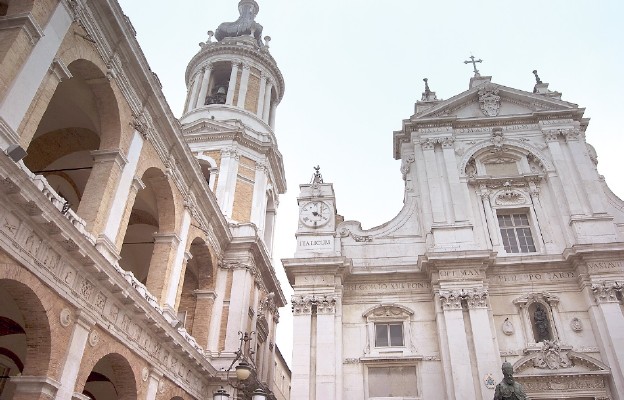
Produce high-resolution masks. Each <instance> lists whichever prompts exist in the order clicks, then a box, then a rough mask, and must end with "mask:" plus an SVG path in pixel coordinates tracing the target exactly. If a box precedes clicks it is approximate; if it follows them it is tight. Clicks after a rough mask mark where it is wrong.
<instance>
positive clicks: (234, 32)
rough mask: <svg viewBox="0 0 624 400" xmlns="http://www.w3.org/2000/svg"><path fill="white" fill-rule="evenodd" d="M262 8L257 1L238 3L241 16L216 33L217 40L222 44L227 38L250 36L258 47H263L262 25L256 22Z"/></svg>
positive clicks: (222, 26)
mask: <svg viewBox="0 0 624 400" xmlns="http://www.w3.org/2000/svg"><path fill="white" fill-rule="evenodd" d="M258 11H260V6H258V3H256V1H255V0H241V1H240V2H239V3H238V12H239V14H240V16H239V17H238V19H237V20H236V21H234V22H224V23H222V24H221V25H219V27H218V28H217V30H216V31H215V38H216V39H217V40H218V41H219V42H220V41H221V40H223V39H224V38H226V37H238V36H245V35H250V36H252V37H254V38H255V39H256V40H257V42H258V46H259V47H262V45H263V44H262V25H260V24H259V23H257V22H256V21H255V18H256V15H258Z"/></svg>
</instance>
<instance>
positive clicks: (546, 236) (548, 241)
mask: <svg viewBox="0 0 624 400" xmlns="http://www.w3.org/2000/svg"><path fill="white" fill-rule="evenodd" d="M529 189H530V195H531V202H532V203H533V210H535V216H536V217H537V222H538V224H539V230H540V232H541V233H542V239H543V240H544V245H545V246H546V250H547V251H549V252H550V251H556V250H557V249H556V246H555V243H554V241H553V235H552V231H551V230H550V221H549V220H548V217H547V216H546V213H545V212H544V208H543V207H542V202H541V201H540V197H539V192H540V189H539V187H538V186H536V185H535V184H533V183H531V184H530V188H529Z"/></svg>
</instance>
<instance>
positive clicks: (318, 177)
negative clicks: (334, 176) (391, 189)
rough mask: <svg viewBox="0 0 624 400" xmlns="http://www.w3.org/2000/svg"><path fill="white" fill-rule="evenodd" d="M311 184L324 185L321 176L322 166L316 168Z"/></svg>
mask: <svg viewBox="0 0 624 400" xmlns="http://www.w3.org/2000/svg"><path fill="white" fill-rule="evenodd" d="M310 183H313V184H314V183H323V175H321V167H320V166H318V165H317V166H316V167H314V175H312V180H311V181H310Z"/></svg>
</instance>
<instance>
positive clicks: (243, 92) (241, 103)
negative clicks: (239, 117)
mask: <svg viewBox="0 0 624 400" xmlns="http://www.w3.org/2000/svg"><path fill="white" fill-rule="evenodd" d="M249 70H250V67H249V65H248V64H243V73H242V74H241V81H240V86H239V90H238V99H237V101H236V106H237V107H240V108H245V99H246V98H247V85H248V84H249Z"/></svg>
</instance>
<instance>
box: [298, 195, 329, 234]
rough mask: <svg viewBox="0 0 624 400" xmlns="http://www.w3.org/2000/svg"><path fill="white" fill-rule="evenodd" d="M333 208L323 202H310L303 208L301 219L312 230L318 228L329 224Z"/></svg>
mask: <svg viewBox="0 0 624 400" xmlns="http://www.w3.org/2000/svg"><path fill="white" fill-rule="evenodd" d="M330 217H331V208H330V207H329V206H328V205H327V203H325V202H322V201H310V202H308V203H306V204H304V205H303V207H301V211H300V212H299V219H300V220H301V222H302V223H303V224H304V225H306V226H309V227H311V228H318V227H320V226H323V225H325V224H326V223H328V222H329V218H330Z"/></svg>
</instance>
